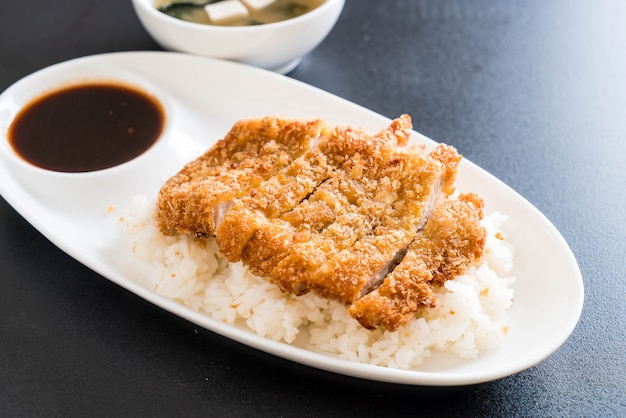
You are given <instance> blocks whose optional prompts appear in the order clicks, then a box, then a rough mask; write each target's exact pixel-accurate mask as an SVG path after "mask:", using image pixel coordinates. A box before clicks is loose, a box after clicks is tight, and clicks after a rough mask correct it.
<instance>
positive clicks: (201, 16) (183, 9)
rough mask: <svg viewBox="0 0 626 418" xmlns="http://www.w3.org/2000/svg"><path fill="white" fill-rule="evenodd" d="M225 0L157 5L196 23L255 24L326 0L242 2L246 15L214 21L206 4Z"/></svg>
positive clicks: (168, 0)
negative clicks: (255, 5)
mask: <svg viewBox="0 0 626 418" xmlns="http://www.w3.org/2000/svg"><path fill="white" fill-rule="evenodd" d="M223 1H224V0H217V1H206V0H205V1H202V0H196V1H184V0H180V1H171V0H157V1H156V4H155V5H156V7H157V9H158V10H159V11H161V12H163V13H165V14H168V15H170V16H173V17H175V18H177V19H182V20H186V21H189V22H194V23H202V24H205V25H217V26H253V25H262V24H266V23H274V22H280V21H283V20H287V19H291V18H294V17H297V16H301V15H303V14H305V13H308V12H310V11H311V10H313V9H316V8H317V7H319V6H320V5H321V4H322V3H324V0H275V1H274V2H272V3H271V4H269V5H268V6H266V7H264V8H262V9H257V10H255V9H253V8H251V7H248V6H247V5H246V3H245V2H241V3H242V5H243V6H244V7H245V9H247V15H246V16H245V17H241V16H234V17H233V18H225V19H223V20H219V21H212V20H211V19H210V18H209V15H208V13H207V11H206V10H205V8H204V6H205V5H208V4H217V3H220V2H223Z"/></svg>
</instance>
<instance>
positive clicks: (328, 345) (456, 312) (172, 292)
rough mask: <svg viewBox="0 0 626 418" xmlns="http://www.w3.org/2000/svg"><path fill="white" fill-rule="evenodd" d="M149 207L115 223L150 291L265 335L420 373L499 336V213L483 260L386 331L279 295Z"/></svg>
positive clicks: (489, 220)
mask: <svg viewBox="0 0 626 418" xmlns="http://www.w3.org/2000/svg"><path fill="white" fill-rule="evenodd" d="M154 207H155V206H154V201H152V200H150V199H148V198H147V197H146V196H137V197H135V198H134V199H133V202H132V204H131V207H130V209H129V211H128V213H127V214H126V215H125V216H124V217H123V218H120V221H121V223H122V224H123V226H124V228H125V229H126V231H127V232H128V236H129V238H130V239H129V246H130V248H131V250H132V253H133V256H134V257H138V258H139V259H141V260H143V261H145V262H147V263H149V264H150V265H151V266H152V267H153V271H154V277H153V278H152V280H153V285H154V289H155V291H156V292H158V293H160V294H162V295H164V296H167V297H169V298H172V299H174V300H176V301H178V302H180V303H181V304H184V305H186V306H188V307H189V308H191V309H193V310H196V311H198V312H201V313H204V314H206V315H208V316H210V317H212V318H214V319H217V320H219V321H223V322H226V323H228V324H233V325H236V326H239V327H240V328H244V329H248V330H250V331H252V332H255V333H256V334H258V335H260V336H262V337H266V338H270V339H272V340H276V341H283V342H286V343H293V342H294V341H295V339H296V338H297V337H298V345H300V346H305V347H308V348H310V349H312V350H315V351H319V352H323V353H327V354H331V355H335V356H337V357H339V358H341V359H346V360H352V361H358V362H362V363H370V364H374V365H379V366H387V367H395V368H401V369H417V368H418V366H420V364H422V362H423V361H424V359H425V358H427V357H428V356H430V355H431V353H432V352H434V351H443V352H448V353H454V354H456V355H458V356H459V357H461V358H469V359H471V358H476V357H477V356H478V355H479V353H481V352H483V351H486V350H490V349H493V348H495V347H497V346H499V345H500V344H501V343H502V341H503V340H504V338H505V337H506V334H507V330H508V326H507V322H506V319H507V318H506V311H507V309H508V308H509V307H510V306H511V304H512V301H513V289H512V288H511V285H512V283H513V282H514V278H513V277H511V276H510V274H511V271H512V269H513V255H514V249H513V247H512V246H511V245H510V244H509V243H508V242H507V241H506V240H505V239H504V235H503V233H502V232H501V230H500V228H501V225H502V224H503V222H504V221H505V220H506V217H505V216H503V215H501V214H497V213H496V214H491V215H489V216H486V217H485V219H484V221H483V223H484V226H485V227H486V229H487V233H488V237H487V244H486V251H485V256H484V257H483V258H482V259H481V263H480V264H476V265H474V266H472V267H471V268H470V269H469V270H468V271H467V272H466V274H464V275H462V276H458V277H457V278H455V279H454V280H450V281H448V282H446V284H445V287H444V288H442V289H440V290H438V291H437V292H436V296H437V299H438V301H439V302H438V304H437V307H436V308H433V309H425V310H424V311H422V312H421V313H420V314H418V315H416V317H415V318H414V319H412V320H411V321H410V322H409V323H407V324H406V325H404V326H402V327H401V328H400V329H399V330H398V331H396V332H389V331H384V330H381V329H379V330H375V331H369V330H366V329H365V328H363V327H362V326H361V325H360V324H359V323H358V322H357V321H356V320H355V319H353V318H352V317H351V316H350V315H349V313H348V312H347V309H346V308H345V307H344V306H343V305H342V304H340V303H338V302H335V301H330V300H327V299H324V298H322V297H319V296H317V295H315V294H314V293H309V294H306V295H303V296H293V295H289V294H285V293H283V292H281V291H280V290H279V289H278V288H277V287H276V286H275V285H273V284H270V283H268V282H266V281H264V280H263V279H260V278H258V277H256V276H254V275H252V274H251V273H249V272H248V271H247V270H246V268H245V267H243V266H242V264H241V263H228V262H227V261H226V260H225V259H223V258H222V257H221V256H220V255H219V253H218V248H217V245H216V243H215V240H214V239H212V238H209V239H196V238H193V237H189V236H164V235H162V234H161V233H160V232H159V230H158V228H157V227H156V224H155V222H154ZM303 338H304V339H306V341H302V339H303Z"/></svg>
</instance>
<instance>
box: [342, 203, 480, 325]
mask: <svg viewBox="0 0 626 418" xmlns="http://www.w3.org/2000/svg"><path fill="white" fill-rule="evenodd" d="M482 218H483V201H482V199H481V198H480V197H478V196H476V195H474V194H461V195H460V196H458V197H449V198H447V199H444V200H443V201H441V202H440V203H439V204H438V205H437V206H436V207H435V209H434V210H433V213H432V214H431V216H430V218H429V219H428V221H427V222H426V224H425V225H424V228H423V229H422V230H421V231H420V232H419V233H418V234H417V236H416V237H415V239H414V240H413V242H411V244H410V245H409V247H408V249H407V252H406V255H405V256H404V258H403V259H402V261H401V262H400V263H399V264H398V265H397V266H396V267H395V268H394V269H393V271H392V272H391V273H389V274H388V275H387V277H386V278H385V279H384V281H383V283H382V285H380V287H378V288H377V289H375V290H373V291H372V292H370V293H368V294H366V295H365V296H363V297H361V298H360V299H358V300H357V301H356V302H354V303H353V304H352V305H351V306H350V307H349V312H350V314H351V315H352V316H353V317H354V318H356V319H357V320H358V321H359V323H361V325H363V326H364V327H365V328H368V329H374V328H376V327H378V326H382V327H384V328H385V329H387V330H389V331H395V330H397V329H398V328H399V327H400V326H401V325H403V324H404V323H406V322H408V321H409V320H410V319H411V318H412V317H413V316H414V315H415V313H416V312H417V310H418V309H420V308H423V307H433V306H435V305H436V303H437V301H436V299H435V297H434V295H433V286H440V285H442V284H443V283H444V282H445V281H446V280H450V279H452V278H454V277H455V276H457V275H460V274H463V273H464V272H465V271H466V270H467V268H468V267H469V266H470V265H471V264H472V263H473V262H474V260H476V259H478V258H480V257H481V256H482V252H483V248H484V245H485V238H486V233H485V229H484V228H483V227H482V226H481V224H480V222H481V220H482Z"/></svg>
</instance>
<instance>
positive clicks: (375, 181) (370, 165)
mask: <svg viewBox="0 0 626 418" xmlns="http://www.w3.org/2000/svg"><path fill="white" fill-rule="evenodd" d="M409 128H410V121H409V120H408V119H407V118H402V119H398V120H396V121H395V123H393V124H392V125H391V126H390V127H389V128H388V129H386V130H384V131H381V132H379V133H378V134H377V135H375V136H374V137H372V136H371V135H369V134H367V133H366V132H364V131H361V130H357V129H354V128H350V127H340V128H337V129H336V133H337V135H336V138H334V140H333V141H332V142H327V143H320V148H321V149H322V151H323V152H324V154H325V155H326V156H327V159H328V161H330V162H332V163H333V166H332V170H331V172H330V175H329V178H328V179H326V180H325V181H324V182H323V183H322V184H321V185H320V186H319V187H318V188H317V189H315V190H314V191H313V192H312V193H311V194H310V195H309V196H308V198H307V199H305V200H304V201H302V202H301V203H300V204H299V205H298V206H296V207H295V208H294V209H293V210H291V211H289V212H286V213H285V214H283V215H282V216H280V217H277V218H273V219H270V218H265V222H264V223H262V224H259V225H258V229H257V231H256V234H255V235H254V237H253V238H252V240H251V241H250V242H249V243H248V245H247V246H246V247H245V249H244V250H243V253H242V259H243V262H244V264H246V265H247V266H249V267H250V269H251V270H252V271H253V272H254V273H255V274H257V275H259V276H262V277H264V278H266V279H267V280H269V281H271V282H273V283H276V284H277V285H279V286H280V287H281V288H282V289H283V290H286V291H289V292H292V293H296V294H301V293H303V292H305V291H308V290H309V286H308V285H309V284H311V280H310V279H311V275H310V273H311V272H314V271H315V270H316V269H317V268H319V267H320V265H321V263H323V261H324V259H327V258H329V257H330V254H332V252H333V251H339V250H341V249H346V248H350V247H351V246H352V245H353V244H354V242H356V241H357V240H359V239H361V238H362V237H363V236H365V235H367V234H370V233H371V231H372V229H373V228H374V227H375V225H376V224H377V223H378V222H379V218H380V215H381V214H382V213H383V209H384V207H385V205H386V203H384V202H377V201H375V200H374V199H372V198H371V197H372V196H375V195H380V194H381V192H382V189H383V183H387V186H386V188H387V189H389V188H393V187H392V186H391V185H390V183H391V180H390V179H389V178H386V177H385V176H384V175H383V174H384V170H385V169H386V170H387V171H391V169H396V171H397V168H398V167H397V166H398V165H397V164H394V163H393V161H392V160H394V158H395V157H394V155H395V150H396V149H397V146H398V143H405V142H406V138H408V135H409V132H410V129H409ZM389 166H393V167H391V169H390V167H389ZM380 179H382V180H380ZM381 199H382V198H381ZM310 250H313V251H310ZM304 259H306V261H304ZM299 262H300V264H302V263H306V264H308V265H310V266H312V267H311V268H308V269H307V270H306V271H305V272H303V273H304V276H303V275H299V274H297V271H298V263H299Z"/></svg>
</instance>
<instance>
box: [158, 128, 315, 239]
mask: <svg viewBox="0 0 626 418" xmlns="http://www.w3.org/2000/svg"><path fill="white" fill-rule="evenodd" d="M326 129H327V128H326V125H325V124H324V122H323V121H321V120H319V119H316V120H300V119H292V118H287V117H282V116H268V117H264V118H260V119H246V120H242V121H239V122H237V123H236V124H235V125H234V126H233V128H232V129H231V130H230V131H229V132H228V134H227V135H226V136H225V137H224V139H222V140H220V141H218V143H217V144H216V145H215V146H214V147H213V148H211V149H210V150H208V151H207V152H206V153H205V154H204V155H202V156H201V157H199V158H197V159H196V160H194V161H192V162H190V163H189V164H187V165H186V166H185V167H184V168H183V169H182V170H181V171H180V172H179V173H178V174H176V175H175V176H174V177H172V178H171V179H170V180H168V181H167V183H165V185H163V187H162V188H161V190H160V192H159V197H158V201H157V211H156V220H157V223H158V225H159V227H160V229H161V230H162V231H163V232H164V233H166V234H194V235H196V236H212V235H214V233H215V227H216V225H217V224H218V223H219V221H220V219H221V217H222V216H223V214H224V213H225V212H226V211H227V209H228V206H229V205H230V202H231V201H232V200H233V199H235V198H237V197H241V196H243V195H245V194H246V193H247V192H249V191H250V190H252V189H254V188H256V187H257V186H258V185H259V184H261V182H262V181H264V180H266V179H268V178H271V177H273V176H274V175H275V174H276V173H277V172H278V171H280V170H281V169H282V168H284V167H287V166H289V165H290V164H291V163H292V162H293V161H294V160H295V159H297V158H298V157H299V156H300V155H302V154H304V153H305V152H306V151H307V150H308V149H310V148H311V147H312V146H315V144H316V142H317V140H318V139H319V137H320V136H322V135H324V132H325V131H326Z"/></svg>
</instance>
